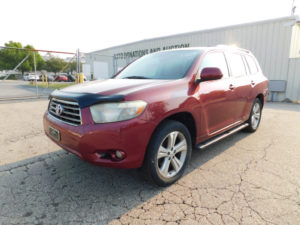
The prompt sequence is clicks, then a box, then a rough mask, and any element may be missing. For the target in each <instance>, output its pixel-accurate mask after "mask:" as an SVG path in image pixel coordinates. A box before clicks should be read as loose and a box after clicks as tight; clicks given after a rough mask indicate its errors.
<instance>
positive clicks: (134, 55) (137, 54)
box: [114, 44, 190, 59]
mask: <svg viewBox="0 0 300 225" xmlns="http://www.w3.org/2000/svg"><path fill="white" fill-rule="evenodd" d="M188 47H190V44H177V45H169V46H163V47H162V48H160V47H159V48H150V49H142V50H136V51H129V52H120V53H117V54H114V58H115V59H127V58H138V57H141V56H143V55H147V54H149V53H153V52H159V51H161V50H169V49H175V48H188Z"/></svg>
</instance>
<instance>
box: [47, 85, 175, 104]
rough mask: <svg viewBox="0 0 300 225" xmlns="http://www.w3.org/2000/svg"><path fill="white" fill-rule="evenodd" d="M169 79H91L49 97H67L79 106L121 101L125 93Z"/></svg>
mask: <svg viewBox="0 0 300 225" xmlns="http://www.w3.org/2000/svg"><path fill="white" fill-rule="evenodd" d="M170 82H174V81H170V80H139V79H135V80H133V79H108V80H100V81H92V82H88V83H85V84H79V85H74V86H71V87H68V88H64V89H62V90H55V91H53V92H52V93H51V95H50V99H51V98H53V97H54V98H62V99H69V100H70V101H77V102H78V104H79V107H80V108H85V107H87V106H90V105H93V104H97V103H100V102H117V101H122V100H123V99H124V98H125V96H126V95H128V94H131V93H134V92H137V91H139V92H141V91H143V90H146V89H149V88H151V87H154V86H155V87H159V86H164V85H166V84H167V83H168V84H169V83H170Z"/></svg>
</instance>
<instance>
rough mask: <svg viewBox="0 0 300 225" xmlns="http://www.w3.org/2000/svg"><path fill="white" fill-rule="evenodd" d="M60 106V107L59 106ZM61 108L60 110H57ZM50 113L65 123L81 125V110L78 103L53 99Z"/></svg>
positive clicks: (49, 109)
mask: <svg viewBox="0 0 300 225" xmlns="http://www.w3.org/2000/svg"><path fill="white" fill-rule="evenodd" d="M59 105H60V106H59ZM57 107H60V110H57ZM48 112H49V114H50V115H52V116H53V117H55V118H56V119H59V120H61V121H63V122H65V123H68V124H71V125H75V126H78V125H80V124H81V115H80V108H79V105H78V103H77V102H75V101H70V100H63V99H58V98H54V97H53V98H51V100H50V104H49V108H48Z"/></svg>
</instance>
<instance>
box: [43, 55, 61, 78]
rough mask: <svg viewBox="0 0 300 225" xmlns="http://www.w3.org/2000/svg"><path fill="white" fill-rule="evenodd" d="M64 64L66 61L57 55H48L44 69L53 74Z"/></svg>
mask: <svg viewBox="0 0 300 225" xmlns="http://www.w3.org/2000/svg"><path fill="white" fill-rule="evenodd" d="M65 65H66V62H65V61H64V60H63V59H61V58H58V57H50V58H49V59H48V60H46V62H45V69H46V70H47V71H48V72H54V73H55V74H56V73H57V72H59V71H61V70H62V69H63V68H64V66H65Z"/></svg>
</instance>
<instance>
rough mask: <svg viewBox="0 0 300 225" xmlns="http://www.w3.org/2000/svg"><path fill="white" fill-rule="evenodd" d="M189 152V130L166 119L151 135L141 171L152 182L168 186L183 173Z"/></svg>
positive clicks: (188, 158)
mask: <svg viewBox="0 0 300 225" xmlns="http://www.w3.org/2000/svg"><path fill="white" fill-rule="evenodd" d="M191 152H192V141H191V135H190V133H189V130H188V129H187V128H186V126H185V125H183V124H182V123H180V122H177V121H173V120H167V121H165V122H164V123H162V124H161V125H160V126H159V127H158V128H157V130H156V131H155V132H154V134H153V135H152V137H151V140H150V142H149V145H148V148H147V152H146V156H145V160H144V163H143V168H142V171H143V173H144V175H145V176H146V178H148V180H150V181H151V182H152V183H154V184H156V185H158V186H163V187H164V186H168V185H170V184H172V183H174V182H176V181H177V180H178V179H179V178H180V177H181V176H182V175H183V173H184V170H185V168H186V167H187V164H188V162H189V160H190V157H191Z"/></svg>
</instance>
